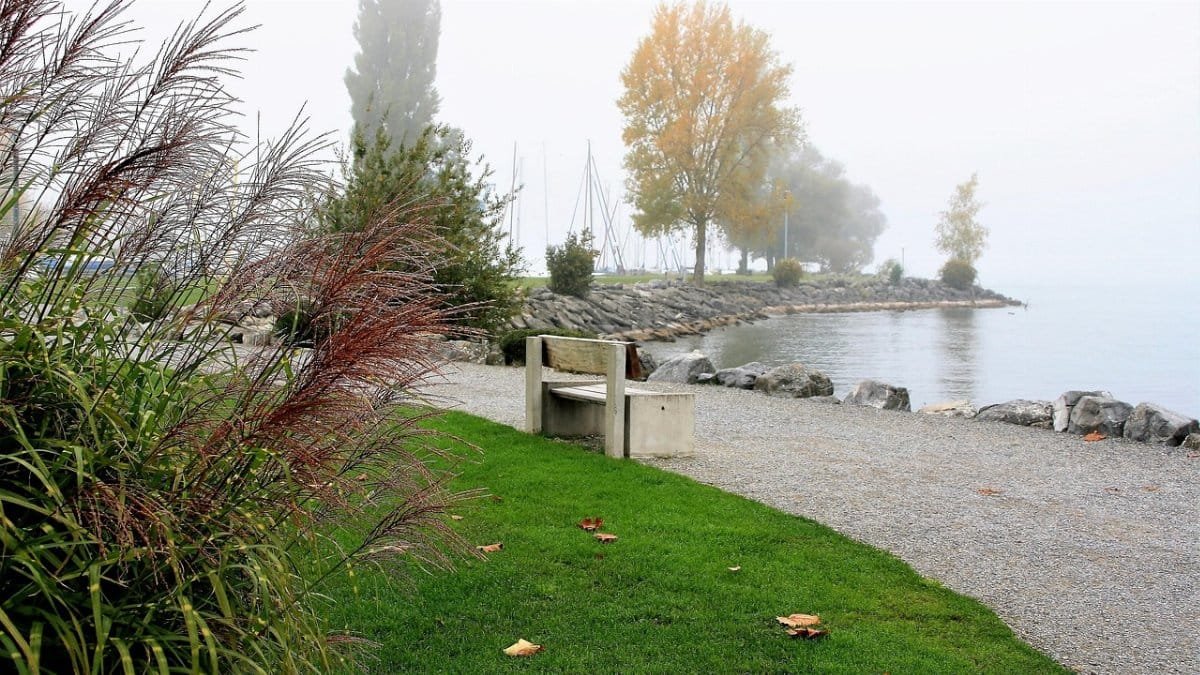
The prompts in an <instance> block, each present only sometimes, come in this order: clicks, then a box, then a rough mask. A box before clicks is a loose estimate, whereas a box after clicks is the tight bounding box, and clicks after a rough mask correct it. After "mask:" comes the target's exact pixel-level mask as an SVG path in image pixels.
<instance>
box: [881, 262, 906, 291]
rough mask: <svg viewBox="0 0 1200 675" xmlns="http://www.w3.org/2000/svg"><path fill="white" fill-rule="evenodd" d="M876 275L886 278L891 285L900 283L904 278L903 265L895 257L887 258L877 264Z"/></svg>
mask: <svg viewBox="0 0 1200 675" xmlns="http://www.w3.org/2000/svg"><path fill="white" fill-rule="evenodd" d="M877 275H878V277H879V278H880V279H886V280H887V282H888V283H889V284H891V285H893V286H895V285H896V284H899V283H900V280H901V279H903V278H904V266H902V265H901V264H900V261H899V260H896V259H895V258H888V259H887V260H884V261H883V262H882V263H880V264H879V271H878V272H877Z"/></svg>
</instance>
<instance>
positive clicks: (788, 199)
mask: <svg viewBox="0 0 1200 675" xmlns="http://www.w3.org/2000/svg"><path fill="white" fill-rule="evenodd" d="M791 210H792V191H791V190H784V192H783V257H784V259H785V260H786V259H787V257H788V211H791Z"/></svg>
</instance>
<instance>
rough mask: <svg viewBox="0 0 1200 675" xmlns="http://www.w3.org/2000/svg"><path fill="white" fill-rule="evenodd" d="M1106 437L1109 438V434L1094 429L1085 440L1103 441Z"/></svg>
mask: <svg viewBox="0 0 1200 675" xmlns="http://www.w3.org/2000/svg"><path fill="white" fill-rule="evenodd" d="M1106 438H1108V436H1105V435H1104V434H1102V433H1100V432H1099V431H1093V432H1092V433H1090V434H1088V435H1086V436H1084V437H1083V440H1085V441H1087V442H1088V443H1095V442H1096V441H1102V440H1104V439H1106Z"/></svg>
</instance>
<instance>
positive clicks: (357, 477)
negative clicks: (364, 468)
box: [354, 473, 367, 483]
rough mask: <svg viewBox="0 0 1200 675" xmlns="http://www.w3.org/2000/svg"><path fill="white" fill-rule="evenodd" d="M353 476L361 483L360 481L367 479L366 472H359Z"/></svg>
mask: <svg viewBox="0 0 1200 675" xmlns="http://www.w3.org/2000/svg"><path fill="white" fill-rule="evenodd" d="M354 478H355V479H356V480H358V482H360V483H361V482H363V481H365V480H366V479H367V474H365V473H360V474H358V475H357V476H355V477H354Z"/></svg>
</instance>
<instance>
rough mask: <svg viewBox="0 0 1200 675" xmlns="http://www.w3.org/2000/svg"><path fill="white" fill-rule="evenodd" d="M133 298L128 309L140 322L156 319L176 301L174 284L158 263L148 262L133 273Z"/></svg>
mask: <svg viewBox="0 0 1200 675" xmlns="http://www.w3.org/2000/svg"><path fill="white" fill-rule="evenodd" d="M134 289H135V291H134V293H135V295H134V299H133V304H132V305H131V306H130V308H129V311H130V313H131V314H133V318H135V319H137V320H138V321H140V322H141V323H147V322H150V321H158V320H159V319H163V318H166V316H167V315H168V314H170V313H171V308H172V307H174V305H175V302H176V297H177V296H176V293H175V291H176V289H175V284H173V283H172V280H171V276H170V275H169V274H167V273H166V272H165V271H163V269H162V266H161V265H158V264H154V263H152V264H149V265H146V266H144V267H142V268H141V269H139V270H138V271H137V274H136V275H134Z"/></svg>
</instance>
